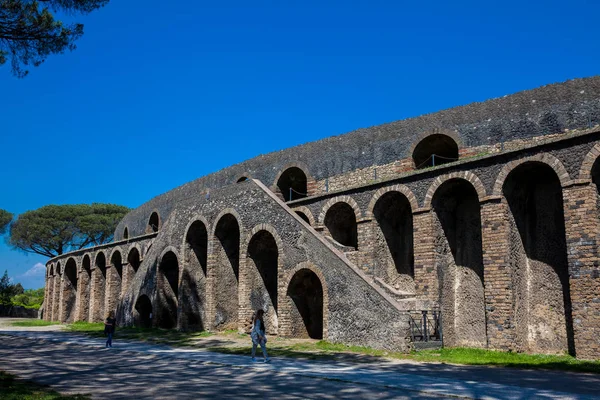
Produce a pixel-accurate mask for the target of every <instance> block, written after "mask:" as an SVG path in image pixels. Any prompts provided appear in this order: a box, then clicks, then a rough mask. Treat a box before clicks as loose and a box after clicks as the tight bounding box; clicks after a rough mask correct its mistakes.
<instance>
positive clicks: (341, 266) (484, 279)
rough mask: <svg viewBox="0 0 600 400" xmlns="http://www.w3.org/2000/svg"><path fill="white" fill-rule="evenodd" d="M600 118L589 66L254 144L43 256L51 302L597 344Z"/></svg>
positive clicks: (401, 332)
mask: <svg viewBox="0 0 600 400" xmlns="http://www.w3.org/2000/svg"><path fill="white" fill-rule="evenodd" d="M599 124H600V77H591V78H585V79H576V80H571V81H567V82H564V83H559V84H552V85H548V86H544V87H540V88H537V89H534V90H528V91H524V92H520V93H516V94H513V95H508V96H504V97H502V98H497V99H492V100H488V101H485V102H482V103H475V104H470V105H466V106H461V107H456V108H452V109H449V110H444V111H439V112H436V113H433V114H428V115H423V116H419V117H416V118H410V119H406V120H402V121H397V122H392V123H388V124H384V125H380V126H375V127H372V128H367V129H359V130H356V131H353V132H350V133H347V134H344V135H340V136H334V137H330V138H327V139H323V140H319V141H316V142H311V143H307V144H304V145H300V146H297V147H293V148H289V149H286V150H282V151H279V152H274V153H270V154H266V155H262V156H259V157H256V158H253V159H250V160H248V161H245V162H242V163H240V164H236V165H233V166H231V167H228V168H225V169H223V170H221V171H218V172H216V173H213V174H210V175H207V176H204V177H201V178H199V179H197V180H194V181H192V182H189V183H187V184H185V185H183V186H180V187H178V188H175V189H173V190H171V191H169V192H167V193H165V194H162V195H159V196H157V197H155V198H153V199H152V200H150V201H148V202H147V203H145V204H143V205H141V206H140V207H138V208H137V209H135V210H132V211H131V212H130V213H129V214H127V215H126V216H125V217H124V218H123V220H122V221H121V222H120V223H119V225H118V227H117V228H116V231H115V235H114V241H113V242H111V243H108V244H104V245H100V246H97V247H92V248H86V249H82V250H78V251H74V252H70V253H67V254H62V255H60V256H58V257H55V258H53V259H51V260H49V261H48V262H47V264H46V265H47V274H46V287H45V291H46V297H45V298H46V299H47V300H46V303H45V306H44V310H45V311H44V318H45V319H47V320H53V321H61V322H72V321H80V320H83V321H101V320H103V319H104V317H105V314H106V313H107V312H108V311H109V310H114V311H116V313H117V319H118V323H119V324H120V325H124V326H131V325H136V326H154V327H161V328H165V329H180V330H217V331H218V330H225V329H237V330H239V331H240V332H242V331H245V330H247V327H248V322H249V320H250V318H251V316H252V313H253V312H254V310H256V309H257V308H263V309H264V310H266V318H267V319H266V323H267V327H268V331H269V333H270V334H272V335H279V336H282V337H299V338H302V337H306V338H309V337H310V338H323V339H326V340H328V341H331V342H337V343H346V344H353V345H362V346H370V347H374V348H380V349H388V350H394V351H409V350H410V349H412V348H413V346H415V345H416V341H417V340H421V341H422V340H424V338H425V339H426V338H429V339H431V340H433V336H429V333H435V334H436V335H438V334H439V336H442V337H443V343H444V345H445V346H468V347H481V348H490V349H499V350H506V351H516V352H531V353H549V354H554V353H566V352H568V353H570V354H573V355H576V356H577V357H580V358H585V359H598V358H600V267H599V262H600V255H599V245H600V196H599V193H600V188H599V186H598V185H599V183H600V162H597V160H598V157H599V156H600V126H599ZM425 312H427V314H425ZM420 315H428V316H430V315H436V316H437V319H436V320H435V321H434V324H433V325H431V322H430V328H429V333H427V334H422V335H421V336H420V338H419V337H418V335H415V329H417V330H416V332H417V333H418V330H419V329H421V330H424V326H423V324H422V322H423V321H422V320H420V319H419V318H420V317H419V316H420ZM427 318H428V317H427ZM434 331H435V332H434ZM438 331H439V332H438Z"/></svg>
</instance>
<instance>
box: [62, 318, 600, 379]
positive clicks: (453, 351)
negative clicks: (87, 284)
mask: <svg viewBox="0 0 600 400" xmlns="http://www.w3.org/2000/svg"><path fill="white" fill-rule="evenodd" d="M67 329H69V330H71V331H72V332H80V333H85V334H88V335H90V336H94V337H103V336H104V334H103V331H104V324H103V323H87V322H77V323H74V324H71V325H67ZM209 336H210V337H211V338H210V340H203V339H206V338H207V337H209ZM117 338H119V339H132V340H140V341H144V342H149V343H159V344H168V345H171V346H191V347H195V348H202V349H205V350H209V351H216V352H220V353H226V354H238V355H248V354H250V351H251V349H252V347H251V343H250V338H249V337H248V335H240V334H239V333H237V331H235V330H232V331H224V332H218V333H211V332H192V333H190V332H179V331H176V330H166V329H157V328H148V329H144V328H120V329H118V330H117ZM231 339H233V340H231ZM245 343H247V344H245ZM268 347H269V354H270V355H272V356H273V357H291V358H302V359H311V360H315V359H328V360H343V361H353V362H372V361H383V360H384V359H385V358H391V359H404V360H406V359H409V360H414V361H420V362H438V363H448V364H463V365H494V366H502V367H513V368H528V369H553V370H563V371H576V372H592V373H597V374H598V373H600V361H584V360H577V359H576V358H574V357H571V356H568V355H554V356H551V355H541V354H522V353H507V352H502V351H493V350H483V349H469V348H445V349H439V350H423V351H418V352H412V353H410V354H405V353H395V352H388V351H384V350H376V349H372V348H369V347H360V346H347V345H344V344H338V343H330V342H327V341H325V340H321V341H309V340H307V341H289V340H285V339H282V338H278V337H272V338H271V340H270V341H269V344H268Z"/></svg>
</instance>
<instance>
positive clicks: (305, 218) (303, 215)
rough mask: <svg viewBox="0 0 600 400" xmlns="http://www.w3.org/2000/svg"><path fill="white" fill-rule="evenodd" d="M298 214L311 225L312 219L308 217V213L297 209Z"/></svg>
mask: <svg viewBox="0 0 600 400" xmlns="http://www.w3.org/2000/svg"><path fill="white" fill-rule="evenodd" d="M296 214H298V216H299V217H300V218H302V219H303V220H304V221H306V223H307V224H309V225H310V219H308V216H307V215H306V214H304V213H303V212H302V211H296Z"/></svg>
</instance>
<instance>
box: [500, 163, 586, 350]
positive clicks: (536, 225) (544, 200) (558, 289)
mask: <svg viewBox="0 0 600 400" xmlns="http://www.w3.org/2000/svg"><path fill="white" fill-rule="evenodd" d="M503 193H504V196H505V197H506V200H507V202H508V206H509V226H510V243H511V253H510V265H511V268H512V271H511V275H512V279H513V282H512V287H513V290H514V298H515V300H514V304H515V308H514V321H515V329H516V333H517V344H518V346H519V348H520V349H523V350H525V351H529V352H538V353H561V352H565V351H569V352H570V353H572V354H574V349H575V346H574V339H573V322H572V320H571V296H570V290H569V289H570V288H569V272H568V262H567V244H566V237H565V222H564V210H563V198H562V187H561V184H560V181H559V179H558V176H557V174H556V172H555V171H554V170H553V169H552V168H551V167H550V166H548V165H546V164H543V163H538V162H527V163H524V164H521V165H520V166H518V167H517V168H515V169H514V170H513V171H511V173H510V174H509V175H508V176H507V178H506V180H505V181H504V185H503Z"/></svg>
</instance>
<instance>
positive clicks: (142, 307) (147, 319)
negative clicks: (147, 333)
mask: <svg viewBox="0 0 600 400" xmlns="http://www.w3.org/2000/svg"><path fill="white" fill-rule="evenodd" d="M133 320H134V324H135V326H137V327H140V328H151V327H152V302H151V301H150V299H149V298H148V296H146V295H145V294H143V295H141V296H140V297H138V299H137V301H136V302H135V311H134V313H133Z"/></svg>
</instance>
